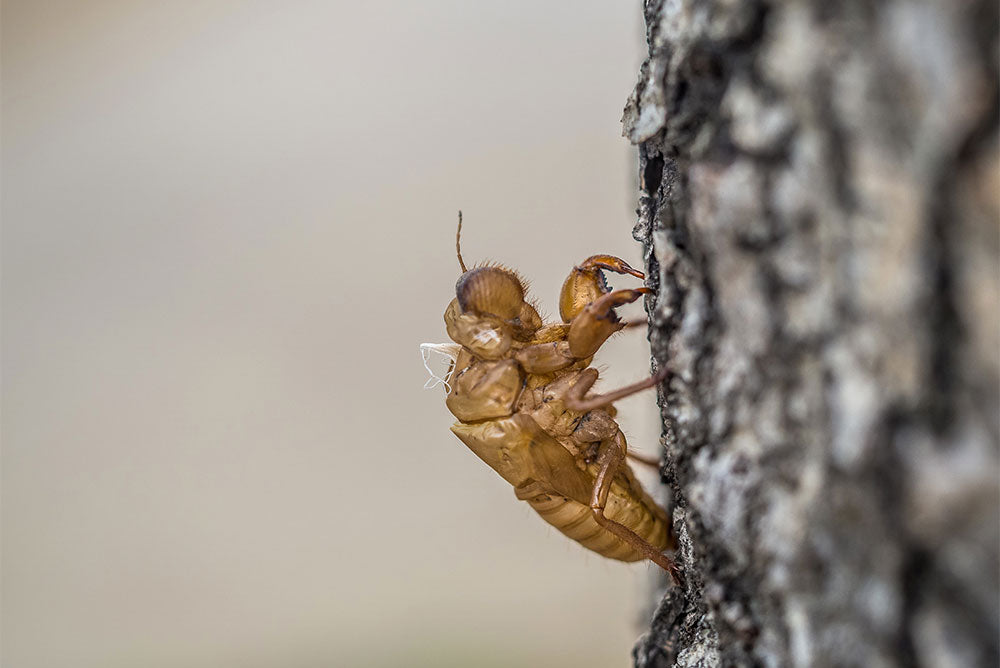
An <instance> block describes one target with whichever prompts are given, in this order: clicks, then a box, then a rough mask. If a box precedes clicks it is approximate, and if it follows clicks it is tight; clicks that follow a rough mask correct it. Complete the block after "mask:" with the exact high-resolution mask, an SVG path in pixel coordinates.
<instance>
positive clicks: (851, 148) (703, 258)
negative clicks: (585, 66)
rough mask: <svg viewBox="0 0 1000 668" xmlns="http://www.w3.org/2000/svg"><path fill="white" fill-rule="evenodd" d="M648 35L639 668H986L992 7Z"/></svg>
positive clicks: (990, 611)
mask: <svg viewBox="0 0 1000 668" xmlns="http://www.w3.org/2000/svg"><path fill="white" fill-rule="evenodd" d="M645 17H646V23H647V43H648V46H649V57H648V58H647V60H646V62H645V63H644V64H643V66H642V69H641V72H640V75H639V81H638V84H637V86H636V89H635V92H634V93H633V95H632V97H631V98H630V100H629V102H628V105H627V106H626V109H625V115H624V119H623V123H624V134H625V135H626V137H628V138H629V139H630V140H631V141H632V142H634V143H636V144H638V146H639V154H640V166H639V167H640V177H641V178H640V197H639V208H638V223H637V224H636V227H635V229H634V235H635V237H636V239H637V240H638V241H640V242H641V243H642V244H643V245H644V248H645V249H646V259H647V269H648V274H649V276H650V278H651V281H652V285H653V287H654V288H655V289H656V295H655V297H654V298H653V299H652V300H651V302H650V304H649V306H650V315H651V320H652V323H653V325H652V327H651V328H650V343H651V346H652V352H653V356H654V358H655V360H656V363H657V364H658V365H663V364H666V365H668V366H669V367H670V369H671V371H672V376H671V378H670V380H669V382H668V383H667V385H666V387H665V389H664V391H662V392H661V395H660V403H661V412H662V417H663V423H664V444H665V448H666V458H665V462H666V464H665V466H664V469H663V480H664V483H665V485H666V486H667V487H669V492H670V493H669V496H670V497H672V502H673V503H674V505H675V511H674V516H675V517H674V519H675V526H676V528H677V531H678V534H679V538H680V545H681V548H680V549H679V551H678V556H679V558H680V560H681V562H682V564H683V567H684V569H685V574H686V577H685V582H684V583H682V585H681V586H680V587H678V588H668V587H666V586H664V587H663V588H661V589H660V590H659V591H658V592H656V599H657V600H656V602H655V613H654V615H653V619H652V623H651V626H650V629H649V632H648V633H647V634H645V635H644V636H643V638H642V639H641V640H640V642H639V643H638V644H637V645H636V648H635V652H634V656H635V662H636V665H637V666H641V667H650V668H651V667H653V666H671V665H678V666H716V665H726V666H728V665H765V666H786V665H787V666H825V665H830V666H834V665H836V666H840V665H857V666H893V665H920V666H946V665H955V666H977V665H984V666H985V665H996V664H997V662H998V660H1000V649H998V629H1000V611H998V590H1000V583H998V552H1000V548H998V544H1000V513H998V507H1000V482H998V479H1000V478H998V475H1000V417H998V414H1000V411H998V406H1000V389H998V384H1000V324H998V323H1000V226H998V220H1000V140H998V133H997V127H998V123H997V121H998V98H997V96H998V87H997V81H998V72H997V56H998V46H997V44H998V42H997V23H998V19H997V6H996V3H995V2H992V1H990V2H984V1H982V0H964V1H963V2H952V1H950V0H936V1H928V2H911V1H906V0H896V1H889V2H873V1H863V0H856V1H855V2H849V3H828V2H823V1H822V0H815V1H811V2H809V1H798V2H795V1H787V2H777V1H773V2H762V1H759V0H749V1H747V0H740V1H738V2H734V1H732V0H703V1H699V0H651V1H650V2H647V4H646V6H645Z"/></svg>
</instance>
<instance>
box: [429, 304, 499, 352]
mask: <svg viewBox="0 0 1000 668" xmlns="http://www.w3.org/2000/svg"><path fill="white" fill-rule="evenodd" d="M444 324H445V327H446V328H447V330H448V336H449V337H451V340H452V341H454V342H456V343H460V344H462V345H463V346H465V347H466V348H468V349H469V350H470V351H471V352H472V354H473V355H475V356H476V357H479V358H481V359H487V360H495V359H499V358H500V357H503V356H504V354H506V353H507V351H508V350H510V346H511V344H512V343H513V338H512V337H511V329H510V327H509V326H508V325H507V324H506V323H504V322H503V321H502V320H500V319H499V318H495V317H493V316H489V315H477V314H473V313H462V312H461V307H460V306H459V304H458V300H457V299H453V300H452V301H451V303H450V304H448V308H447V309H446V310H445V312H444Z"/></svg>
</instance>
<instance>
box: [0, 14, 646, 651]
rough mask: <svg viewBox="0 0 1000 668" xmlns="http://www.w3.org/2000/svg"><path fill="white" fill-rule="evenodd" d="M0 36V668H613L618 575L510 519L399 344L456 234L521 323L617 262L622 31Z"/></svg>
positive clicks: (642, 576)
mask: <svg viewBox="0 0 1000 668" xmlns="http://www.w3.org/2000/svg"><path fill="white" fill-rule="evenodd" d="M2 10H3V13H2V24H3V33H2V49H3V51H2V68H3V69H2V87H3V110H2V112H3V114H2V124H3V125H2V147H3V155H2V169H3V172H2V187H3V192H2V206H3V208H2V215H3V237H2V252H3V255H2V269H3V275H2V300H3V301H2V306H3V329H2V345H3V350H2V352H3V358H2V361H3V368H2V373H3V405H2V411H3V414H2V426H3V433H2V436H3V451H2V454H3V461H2V484H3V490H2V494H3V496H2V508H3V511H2V512H3V514H2V522H3V524H2V531H3V536H2V538H3V555H2V557H3V558H2V574H3V582H2V586H3V589H2V596H3V598H2V615H3V618H2V621H3V637H2V640H3V649H2V652H3V657H2V658H3V665H4V666H5V667H10V668H35V667H39V668H40V667H45V668H53V667H62V666H66V667H69V666H72V667H73V668H86V667H91V666H94V667H97V666H100V667H118V666H121V667H125V666H144V667H145V666H149V667H159V666H164V667H166V666H240V667H254V666H261V667H265V666H266V667H270V666H403V665H405V666H540V665H546V666H548V667H549V668H558V667H560V666H601V667H607V666H611V667H614V666H627V665H629V651H630V649H631V644H632V642H633V640H634V639H635V636H636V634H637V631H636V624H637V622H639V621H640V617H641V615H642V614H643V612H642V606H643V605H644V604H643V602H642V601H643V597H642V589H643V588H644V587H645V586H647V584H648V583H647V578H649V577H650V573H651V570H650V568H649V567H647V566H645V565H633V566H626V565H622V564H618V563H615V562H607V561H604V560H602V559H601V558H600V557H597V556H594V555H591V554H589V553H587V552H585V551H584V550H582V549H581V548H579V547H578V546H576V545H575V544H574V543H571V542H570V541H569V540H567V539H565V538H563V537H562V536H561V535H560V534H558V533H557V532H555V531H554V530H552V529H550V528H548V527H547V525H545V524H544V523H543V522H542V521H541V520H539V519H538V518H537V517H536V516H534V515H533V513H532V512H531V511H530V510H529V509H528V507H527V506H526V505H524V504H521V503H519V502H517V501H516V500H515V499H514V494H513V491H512V490H511V489H510V488H509V487H508V486H506V485H505V484H504V483H503V482H502V481H501V480H500V478H499V477H498V476H496V474H495V473H493V472H492V471H490V470H489V469H488V468H487V467H486V466H485V465H483V464H481V463H480V462H479V461H478V460H476V459H475V457H473V456H472V455H471V453H469V452H468V451H467V450H466V449H465V448H464V446H462V444H461V443H460V442H459V441H458V440H457V439H456V438H455V437H454V436H452V434H450V433H449V431H448V426H449V425H450V424H451V422H452V418H451V416H450V414H449V413H448V412H447V410H446V409H445V407H444V395H443V390H442V389H441V388H438V389H436V390H433V391H424V390H422V389H421V387H422V385H423V383H424V381H425V379H426V372H425V371H424V369H423V367H422V365H421V362H420V356H419V353H418V349H417V345H418V344H419V343H420V342H422V341H442V340H444V339H445V338H446V337H445V333H444V326H443V323H442V321H441V314H442V312H443V311H444V308H445V306H446V305H447V303H448V301H449V300H450V299H451V297H452V296H453V286H454V281H455V279H456V278H457V277H458V267H457V262H456V260H455V257H454V226H455V214H456V210H457V209H458V208H462V209H464V211H465V216H466V229H465V239H464V253H465V257H466V259H467V260H469V261H478V260H481V259H486V258H491V259H496V260H500V261H504V262H506V263H508V264H510V265H512V266H515V267H516V268H518V269H519V270H520V271H522V272H523V273H524V274H525V275H526V276H528V277H529V278H531V279H532V283H533V291H534V293H535V294H536V296H538V297H539V298H540V300H541V303H542V306H543V307H544V308H545V309H546V311H547V312H548V313H549V314H553V313H555V312H556V309H555V303H556V295H557V292H558V289H559V286H560V284H561V282H562V280H563V278H564V277H565V275H566V273H567V271H568V269H569V267H570V266H571V265H572V264H573V263H575V262H577V261H579V260H580V259H582V258H584V257H586V256H587V255H590V254H592V253H595V252H610V253H616V254H619V255H621V256H623V257H625V258H626V259H628V260H629V261H631V262H639V261H640V256H639V249H638V247H637V245H636V244H635V243H634V242H633V241H632V240H631V238H630V234H629V231H630V228H631V225H632V221H633V219H634V214H633V213H632V210H633V208H634V196H633V194H632V193H633V186H632V179H633V171H634V162H635V157H634V154H633V152H632V149H630V148H629V147H628V146H627V144H626V142H625V141H624V140H623V139H621V138H620V136H619V135H620V127H619V117H620V115H621V109H622V107H623V105H624V102H625V99H626V97H627V95H628V93H629V91H630V90H631V87H632V85H633V83H634V80H635V76H636V72H637V68H638V64H639V62H640V53H641V51H642V49H643V44H642V30H641V17H640V7H639V6H638V5H637V4H635V3H621V2H615V1H612V0H599V1H583V0H561V1H558V2H535V1H527V0H522V1H514V2H460V1H452V2H445V1H442V0H429V1H427V2H421V3H403V2H398V1H397V2H381V3H360V2H305V1H294V2H284V3H278V2H219V1H214V2H166V1H160V2H123V1H107V2H100V1H87V2H82V1H62V2H38V1H20V2H4V3H3V5H2ZM614 282H615V284H616V285H626V284H631V283H632V281H631V279H628V280H624V279H620V278H617V279H616V280H615V281H614ZM639 313H641V311H640V310H639V309H637V308H633V310H632V311H631V315H637V314H639ZM646 351H647V348H646V345H645V341H644V338H643V334H641V333H634V334H630V335H626V336H622V337H619V338H617V339H615V340H613V341H612V342H611V343H610V344H609V345H608V350H607V352H605V353H603V354H602V355H601V356H600V357H599V359H600V361H601V362H602V363H603V364H606V365H607V366H608V371H607V380H606V381H604V385H603V386H604V387H611V386H615V385H618V384H619V383H624V382H631V381H633V380H636V379H638V378H641V377H642V376H643V375H644V374H645V373H647V372H648V356H647V352H646ZM622 409H623V414H622V422H623V423H624V425H625V427H626V433H627V434H629V437H630V442H631V444H632V445H633V446H634V447H635V448H636V449H638V450H643V451H646V452H654V451H655V448H656V438H657V430H656V418H655V411H654V406H653V396H652V394H649V393H647V394H644V395H642V396H640V397H637V398H633V399H631V400H629V401H627V402H623V404H622Z"/></svg>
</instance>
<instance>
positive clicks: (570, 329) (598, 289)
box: [425, 213, 677, 580]
mask: <svg viewBox="0 0 1000 668" xmlns="http://www.w3.org/2000/svg"><path fill="white" fill-rule="evenodd" d="M461 231H462V219H461V213H459V224H458V234H457V235H456V252H457V254H458V261H459V265H460V266H461V268H462V272H463V273H462V276H461V277H460V278H459V279H458V283H457V285H456V297H455V299H453V300H452V301H451V303H450V304H448V308H447V310H446V311H445V313H444V321H445V325H446V327H447V330H448V336H449V337H451V339H452V340H453V341H454V342H455V344H454V345H452V344H444V345H441V346H429V347H432V348H435V349H438V350H442V349H443V350H444V351H446V352H447V353H448V354H449V355H450V356H452V357H454V362H453V366H452V368H451V370H450V373H449V378H448V380H449V381H450V387H449V392H448V398H447V401H446V403H447V405H448V409H449V410H450V411H451V412H452V413H453V414H454V415H455V417H456V418H458V420H459V421H458V422H456V423H455V424H454V425H453V426H452V427H451V430H452V431H453V432H454V433H455V434H456V435H457V436H458V437H459V438H460V439H461V440H462V442H463V443H465V445H467V446H468V447H469V449H470V450H472V451H473V452H474V453H475V454H476V455H477V456H478V457H479V458H480V459H482V460H483V461H484V462H486V463H487V464H488V465H489V466H490V467H492V468H493V469H494V470H495V471H496V472H497V473H499V474H500V476H501V477H502V478H503V479H504V480H506V481H507V482H508V483H510V484H511V485H513V486H514V492H515V494H516V496H517V498H518V499H521V500H522V501H526V502H527V503H528V504H529V505H530V506H531V507H532V508H534V509H535V511H536V512H538V514H539V515H541V516H542V519H544V520H545V521H546V522H548V523H549V524H551V525H552V526H554V527H555V528H557V529H558V530H559V531H561V532H562V533H564V534H566V535H567V536H569V537H570V538H572V539H573V540H576V541H577V542H579V543H580V544H582V545H583V546H584V547H586V548H587V549H590V550H593V551H594V552H597V553H598V554H601V555H603V556H605V557H609V558H611V559H618V560H621V561H639V560H642V559H649V560H650V561H653V562H655V563H656V564H658V565H659V566H661V567H663V568H664V569H666V570H667V571H668V572H669V573H670V574H671V576H673V577H674V578H675V580H676V576H677V568H676V566H675V564H674V562H673V561H672V560H671V559H670V558H668V557H667V556H665V555H664V554H663V552H664V550H668V549H673V548H674V537H673V533H672V531H671V526H670V519H669V517H668V516H667V513H666V512H665V511H664V510H663V509H662V508H661V507H660V506H659V505H658V504H657V503H656V502H655V501H653V499H652V498H650V497H649V495H648V494H646V492H645V491H644V490H643V489H642V487H641V486H640V484H639V483H638V481H637V480H636V479H635V477H634V476H633V474H632V471H631V470H630V468H629V466H628V464H627V463H626V461H625V459H626V457H627V456H632V455H630V454H629V453H628V450H627V446H626V443H625V435H624V434H622V431H621V429H619V427H618V423H617V422H615V419H614V416H615V409H614V408H613V407H612V405H611V404H612V402H613V401H616V400H618V399H621V398H622V397H626V396H628V395H630V394H633V393H634V392H638V391H640V390H643V389H646V388H650V387H655V386H656V385H657V384H659V383H660V382H661V381H662V380H663V379H664V377H665V373H663V372H662V371H661V372H659V373H657V374H656V375H654V376H652V377H651V378H648V379H646V380H644V381H641V382H638V383H635V384H633V385H629V386H627V387H623V388H621V389H619V390H617V391H614V392H610V393H607V394H603V395H598V396H589V397H588V396H587V391H588V390H590V388H591V387H592V386H593V385H594V382H595V381H596V380H597V375H598V374H597V370H596V369H594V368H591V367H590V363H591V361H592V360H593V356H594V353H596V352H597V350H598V348H600V347H601V345H602V344H603V343H604V342H605V341H606V340H607V339H608V337H609V336H611V335H612V334H614V333H615V332H617V331H619V330H621V329H623V328H624V327H625V323H623V322H622V321H621V320H619V318H618V316H617V314H616V313H615V308H616V307H618V306H621V305H623V304H628V303H631V302H634V301H636V300H637V299H639V298H640V297H641V296H642V295H644V294H647V293H649V292H650V290H649V288H645V287H642V288H636V289H631V290H613V291H612V290H609V289H608V287H607V285H606V283H605V281H604V276H603V274H602V273H601V272H602V271H613V272H616V273H619V274H630V275H632V276H635V277H637V278H644V276H643V274H642V272H640V271H637V270H635V269H633V268H632V267H630V266H629V265H628V263H626V262H625V261H624V260H622V259H620V258H617V257H613V256H610V255H594V256H592V257H589V258H587V259H586V260H584V261H583V262H582V263H581V264H580V265H578V266H576V267H574V268H573V270H572V272H570V275H569V277H568V278H567V279H566V282H565V283H564V284H563V287H562V293H561V295H560V298H559V313H560V315H561V316H562V320H563V322H561V323H553V324H548V325H546V324H543V323H542V319H541V318H540V317H539V315H538V312H537V311H536V309H535V308H534V307H533V306H532V304H531V303H529V302H528V301H527V300H526V298H525V288H524V283H523V282H522V280H521V279H520V278H519V277H518V275H517V274H516V273H514V272H513V271H511V270H509V269H507V268H505V267H502V266H496V265H486V266H479V267H475V268H473V269H467V268H466V266H465V262H464V261H463V260H462V251H461V246H460V244H461ZM425 345H427V344H425ZM637 459H640V460H641V458H638V457H637Z"/></svg>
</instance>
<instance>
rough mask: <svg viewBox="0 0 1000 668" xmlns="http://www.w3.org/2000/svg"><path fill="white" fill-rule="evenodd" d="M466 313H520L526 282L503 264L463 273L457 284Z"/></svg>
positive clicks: (501, 315) (512, 315) (505, 317)
mask: <svg viewBox="0 0 1000 668" xmlns="http://www.w3.org/2000/svg"><path fill="white" fill-rule="evenodd" d="M455 293H456V294H457V295H458V303H459V305H460V306H461V307H462V312H463V313H478V314H483V315H487V314H488V315H495V316H497V317H498V318H500V319H501V320H513V319H514V318H516V317H518V316H519V315H521V309H522V305H523V304H524V286H522V285H521V281H520V280H518V278H517V276H515V275H514V274H513V273H512V272H510V271H507V270H506V269H501V268H500V267H479V268H478V269H472V270H471V271H467V272H465V273H464V274H462V277H461V278H459V279H458V284H456V285H455Z"/></svg>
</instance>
